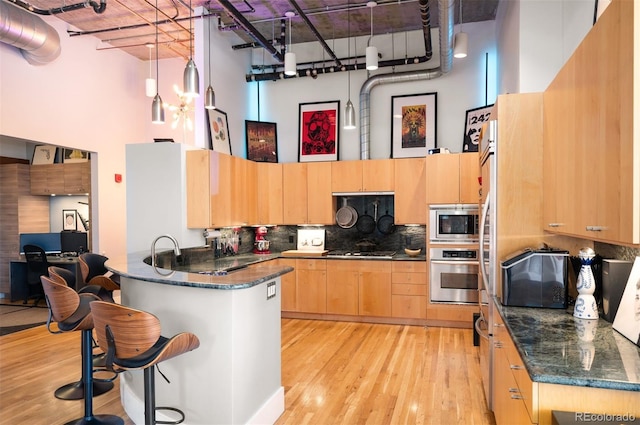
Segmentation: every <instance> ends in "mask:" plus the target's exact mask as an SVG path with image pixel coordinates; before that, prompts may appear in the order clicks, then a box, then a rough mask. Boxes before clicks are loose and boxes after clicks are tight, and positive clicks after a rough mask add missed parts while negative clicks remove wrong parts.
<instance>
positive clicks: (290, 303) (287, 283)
mask: <svg viewBox="0 0 640 425" xmlns="http://www.w3.org/2000/svg"><path fill="white" fill-rule="evenodd" d="M276 262H277V264H278V265H279V266H289V267H293V272H291V273H285V274H283V275H282V276H281V277H280V279H281V289H280V290H281V294H280V303H281V307H280V308H281V310H282V311H296V310H297V308H298V307H297V305H298V303H297V301H296V260H295V259H293V258H278V259H277V260H276Z"/></svg>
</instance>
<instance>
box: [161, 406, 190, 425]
mask: <svg viewBox="0 0 640 425" xmlns="http://www.w3.org/2000/svg"><path fill="white" fill-rule="evenodd" d="M158 410H169V411H172V412H176V413H178V414H179V415H180V419H176V420H175V421H158V420H156V421H155V423H156V424H162V425H178V424H181V423H182V422H184V412H182V410H180V409H176V408H175V407H156V412H157V411H158Z"/></svg>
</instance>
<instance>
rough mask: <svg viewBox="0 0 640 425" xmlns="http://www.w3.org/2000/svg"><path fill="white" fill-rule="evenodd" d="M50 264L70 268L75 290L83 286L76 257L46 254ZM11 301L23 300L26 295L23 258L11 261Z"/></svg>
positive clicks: (24, 262)
mask: <svg viewBox="0 0 640 425" xmlns="http://www.w3.org/2000/svg"><path fill="white" fill-rule="evenodd" d="M47 261H48V262H49V265H50V266H57V267H62V268H64V269H67V270H71V271H72V272H74V273H75V275H76V287H75V288H73V289H75V290H76V291H78V290H80V289H81V288H82V287H83V286H85V284H84V281H83V280H82V273H81V271H80V263H79V262H78V257H57V256H47ZM10 273H11V302H14V301H19V300H23V299H24V297H25V296H26V295H27V261H26V260H24V259H21V260H17V261H11V265H10Z"/></svg>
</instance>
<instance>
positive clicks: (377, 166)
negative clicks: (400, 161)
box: [330, 159, 395, 192]
mask: <svg viewBox="0 0 640 425" xmlns="http://www.w3.org/2000/svg"><path fill="white" fill-rule="evenodd" d="M330 164H331V191H332V192H391V191H393V190H394V187H395V181H394V169H395V162H394V161H393V160H391V159H368V160H358V161H335V162H331V163H330Z"/></svg>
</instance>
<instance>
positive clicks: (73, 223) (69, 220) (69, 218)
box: [62, 210, 78, 230]
mask: <svg viewBox="0 0 640 425" xmlns="http://www.w3.org/2000/svg"><path fill="white" fill-rule="evenodd" d="M77 213H78V211H77V210H62V230H78V221H77V219H78V214H77Z"/></svg>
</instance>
